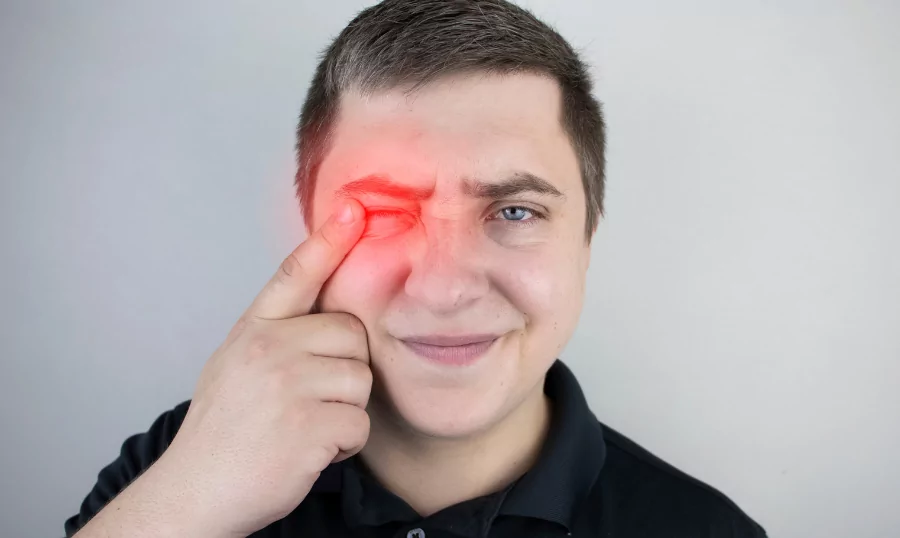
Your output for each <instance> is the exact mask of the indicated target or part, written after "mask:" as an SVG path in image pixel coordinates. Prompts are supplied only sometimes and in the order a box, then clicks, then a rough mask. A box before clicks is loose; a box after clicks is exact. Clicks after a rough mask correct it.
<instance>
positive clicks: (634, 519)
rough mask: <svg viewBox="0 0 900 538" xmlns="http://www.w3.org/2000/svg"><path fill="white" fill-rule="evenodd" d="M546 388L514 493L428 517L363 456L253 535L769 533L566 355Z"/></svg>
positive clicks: (119, 477)
mask: <svg viewBox="0 0 900 538" xmlns="http://www.w3.org/2000/svg"><path fill="white" fill-rule="evenodd" d="M544 392H545V393H546V394H547V396H548V397H549V398H550V400H551V402H552V414H551V424H550V430H549V434H548V436H547V440H546V442H545V443H544V446H543V449H542V451H541V454H540V456H539V458H538V461H537V463H536V464H535V466H534V467H533V468H532V469H531V470H530V471H528V472H527V473H526V474H525V475H523V476H522V477H521V478H519V479H518V480H517V481H515V482H514V483H513V484H511V485H510V486H509V487H507V488H505V489H504V490H502V491H499V492H496V493H493V494H491V495H487V496H484V497H479V498H476V499H471V500H469V501H465V502H462V503H460V504H457V505H454V506H450V507H448V508H446V509H444V510H441V511H440V512H438V513H436V514H433V515H431V516H430V517H427V518H422V517H420V516H419V515H418V514H417V513H416V512H415V511H414V510H413V509H412V508H411V507H410V506H409V505H408V504H406V502H405V501H403V500H402V499H400V498H399V497H397V496H396V495H394V494H392V493H391V492H390V491H388V490H386V489H385V488H384V487H382V486H381V485H380V484H379V483H378V481H377V480H376V479H375V478H374V477H373V476H372V474H371V473H369V472H368V471H367V470H366V468H365V466H364V465H363V463H362V461H361V460H360V459H359V458H355V457H354V458H350V459H348V460H345V461H343V462H341V463H337V464H333V465H331V466H329V467H328V468H326V469H325V471H323V472H322V474H321V476H320V477H319V480H317V481H316V483H315V485H314V486H313V488H312V490H311V491H310V493H309V495H308V496H307V497H306V499H304V501H303V502H302V503H300V505H299V506H298V507H297V508H296V509H295V510H294V511H293V512H292V513H291V514H289V515H288V516H287V517H286V518H284V519H282V520H279V521H277V522H275V523H273V524H272V525H270V526H268V527H266V528H265V529H262V530H260V531H259V532H256V533H254V534H252V535H251V537H252V538H276V537H277V538H289V537H290V538H295V537H298V536H304V537H328V538H331V537H341V536H347V537H366V538H370V537H371V538H382V537H392V538H394V537H397V538H499V537H513V536H515V537H523V536H529V537H530V536H534V537H547V538H550V537H569V536H574V537H595V536H596V537H601V536H602V537H604V538H632V537H634V538H638V537H640V538H751V537H752V538H764V537H765V536H766V534H765V532H764V531H763V529H762V527H760V526H759V525H758V524H756V523H755V522H754V521H753V520H752V519H750V518H749V517H748V516H747V515H746V514H745V513H744V512H742V511H741V509H740V508H738V506H736V505H735V504H734V503H733V502H732V501H731V500H729V499H728V498H727V497H726V496H725V495H723V494H722V493H720V492H719V491H717V490H715V489H714V488H712V487H710V486H708V485H706V484H704V483H703V482H700V481H699V480H696V479H694V478H692V477H690V476H688V475H686V474H685V473H682V472H681V471H679V470H677V469H675V468H674V467H672V466H671V465H668V464H667V463H665V462H663V461H662V460H660V459H659V458H657V457H655V456H653V455H652V454H651V453H649V452H648V451H646V450H644V449H643V448H641V447H640V446H638V445H637V444H635V443H634V442H632V441H630V440H629V439H627V438H626V437H624V436H623V435H621V434H619V433H617V432H616V431H614V430H613V429H612V428H609V427H608V426H605V425H603V424H601V423H600V422H599V421H598V420H597V419H596V418H595V417H594V415H593V413H592V412H591V411H590V409H589V408H588V406H587V402H586V401H585V398H584V394H583V393H582V391H581V388H580V386H579V384H578V381H577V380H576V379H575V376H574V375H573V374H572V372H571V371H570V370H569V369H568V367H566V366H565V365H564V364H563V363H562V362H561V361H556V362H555V363H554V365H553V366H552V367H551V368H550V371H549V372H548V373H547V378H546V381H545V383H544ZM189 405H190V400H188V401H185V402H182V403H181V404H179V405H178V406H176V407H175V408H174V409H172V410H170V411H167V412H165V413H163V414H162V415H160V417H159V418H158V419H157V420H156V421H155V422H154V423H153V425H152V426H151V427H150V429H149V430H148V431H147V432H146V433H141V434H136V435H133V436H131V437H129V438H128V439H126V440H125V442H124V443H123V445H122V450H121V453H120V455H119V457H118V458H117V459H116V460H115V461H113V462H112V463H110V464H109V465H108V466H106V467H105V468H103V469H102V470H101V471H100V474H99V476H98V480H97V483H96V485H94V488H93V489H92V490H91V492H90V493H89V494H88V495H87V497H86V498H85V499H84V502H83V503H82V505H81V510H80V512H79V513H78V514H77V515H74V516H72V517H71V518H69V519H68V520H67V521H66V522H65V532H66V536H67V537H71V536H72V535H74V534H75V532H76V531H77V530H78V529H79V528H81V527H82V526H83V525H84V524H85V523H86V522H87V521H88V520H89V519H90V518H91V517H93V515H94V514H96V513H97V512H98V511H99V510H100V509H101V508H103V506H105V505H106V503H107V502H108V501H109V500H110V499H112V498H113V497H114V496H115V495H116V494H118V492H119V491H121V490H122V489H124V487H125V486H127V485H128V484H129V483H131V481H132V480H134V479H135V478H136V477H137V476H138V475H139V474H140V473H141V472H142V471H143V470H144V469H146V468H147V467H148V466H150V465H151V464H152V463H153V462H154V461H155V460H156V459H157V458H158V457H159V456H160V455H161V454H162V453H163V451H164V450H165V449H166V447H168V446H169V443H170V442H171V441H172V439H173V438H174V437H175V433H176V432H177V431H178V427H179V426H180V425H181V422H182V420H183V419H184V416H185V414H186V413H187V409H188V406H189Z"/></svg>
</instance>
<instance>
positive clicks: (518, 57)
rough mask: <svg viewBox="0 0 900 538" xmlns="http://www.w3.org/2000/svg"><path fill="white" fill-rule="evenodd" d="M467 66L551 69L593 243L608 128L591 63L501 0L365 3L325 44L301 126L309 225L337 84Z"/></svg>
mask: <svg viewBox="0 0 900 538" xmlns="http://www.w3.org/2000/svg"><path fill="white" fill-rule="evenodd" d="M466 71H481V72H490V73H498V74H510V73H520V72H529V73H535V74H539V75H545V76H550V77H552V78H553V79H555V80H556V81H557V83H558V84H559V87H560V89H561V93H562V103H561V105H562V107H561V108H562V117H561V118H560V121H561V122H562V125H563V128H564V130H565V131H566V133H567V135H568V136H569V138H570V140H571V142H572V145H573V147H574V148H575V152H576V154H577V155H578V158H579V167H580V170H581V178H582V184H583V185H584V193H585V198H586V200H587V218H586V222H585V238H586V240H587V241H588V242H589V241H590V238H591V235H592V233H593V230H594V229H595V228H596V226H597V222H598V220H599V218H600V216H601V215H603V193H604V178H605V170H604V169H605V148H606V134H605V124H604V120H603V114H602V110H601V104H600V103H599V102H598V101H597V100H596V99H594V97H593V96H592V95H591V89H592V82H591V79H590V76H589V73H588V67H587V65H586V64H585V63H584V62H583V61H582V60H581V59H580V58H579V57H578V54H577V53H576V52H575V51H574V50H573V49H572V47H571V46H570V45H569V44H568V43H567V42H566V40H565V39H563V38H562V36H560V35H559V34H558V33H557V32H556V31H554V30H553V29H552V28H550V27H549V26H548V25H546V24H545V23H543V22H541V21H540V20H539V19H538V18H537V17H535V16H534V15H533V14H531V13H530V12H529V11H527V10H525V9H523V8H520V7H518V6H516V5H514V4H512V3H510V2H507V1H505V0H385V1H383V2H381V3H379V4H377V5H375V6H372V7H370V8H367V9H365V10H363V11H361V12H360V13H359V14H358V15H357V16H356V18H354V19H353V20H352V21H351V22H350V23H349V24H348V25H347V27H346V28H344V30H343V31H342V32H341V33H340V34H339V35H338V36H337V38H335V40H334V41H333V42H332V43H331V45H329V46H328V48H326V49H325V50H324V52H323V53H322V56H321V59H320V61H319V65H318V67H317V68H316V72H315V75H314V76H313V79H312V82H311V83H310V87H309V91H308V92H307V95H306V101H305V102H304V104H303V109H302V112H301V114H300V121H299V125H298V126H297V164H298V167H297V175H296V178H295V186H296V194H297V198H298V199H299V201H300V207H301V208H302V210H303V214H304V218H305V221H306V225H307V227H308V228H310V229H311V227H312V194H313V191H314V189H315V180H316V172H317V170H318V167H319V165H320V164H321V161H322V159H323V158H324V155H325V153H326V151H327V149H328V147H329V142H330V137H331V132H332V128H333V123H334V120H335V117H336V115H337V110H338V106H339V102H340V96H341V92H343V91H346V90H348V89H349V88H353V89H355V90H357V91H360V92H362V93H364V94H371V93H373V92H376V91H378V90H386V89H390V88H395V87H398V86H401V85H409V86H410V89H409V90H408V92H409V93H412V92H414V91H415V90H417V89H419V88H421V87H422V86H423V85H425V84H427V83H428V82H430V81H433V80H435V79H436V78H438V77H440V76H443V75H450V74H456V73H461V72H466Z"/></svg>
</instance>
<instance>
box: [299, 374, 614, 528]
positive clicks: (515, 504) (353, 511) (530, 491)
mask: <svg viewBox="0 0 900 538" xmlns="http://www.w3.org/2000/svg"><path fill="white" fill-rule="evenodd" d="M544 393H545V394H546V395H547V396H548V397H549V398H550V400H551V402H552V411H551V419H550V429H549V431H548V433H547V439H546V440H545V441H544V446H543V447H542V449H541V453H540V455H539V456H538V460H537V462H536V463H535V465H534V466H533V467H532V468H531V469H530V470H529V471H528V472H527V473H525V475H523V476H522V477H521V478H519V479H518V480H517V481H516V482H515V483H514V484H513V485H512V486H511V487H510V488H507V490H505V491H504V492H502V493H501V494H500V495H496V494H495V496H494V499H495V500H496V502H500V503H501V504H500V506H499V510H498V511H496V515H507V516H524V517H532V518H539V519H543V520H546V521H551V522H555V523H559V524H561V525H563V526H565V527H566V528H567V529H568V530H569V531H571V528H572V520H573V519H574V515H575V511H576V509H577V508H578V507H579V505H580V504H581V501H582V500H583V499H584V498H585V497H586V496H587V495H588V493H589V492H590V490H591V488H592V486H593V485H594V483H595V482H596V481H597V478H598V476H599V474H600V470H601V468H602V467H603V463H604V461H605V459H606V444H605V442H604V441H603V429H602V426H601V425H600V422H599V421H598V420H597V419H596V417H595V416H594V414H593V413H592V412H591V410H590V408H589V407H588V404H587V401H586V400H585V397H584V393H583V392H582V390H581V386H580V385H579V384H578V380H577V379H576V378H575V375H574V374H573V373H572V371H571V370H570V369H569V368H568V367H567V366H566V365H565V364H563V363H562V361H560V360H557V361H556V362H554V363H553V365H552V366H551V367H550V370H549V371H548V372H547V376H546V378H545V381H544ZM313 492H322V493H327V492H331V493H338V492H340V493H341V504H342V510H343V513H344V518H345V520H346V522H347V524H348V525H350V526H352V527H356V526H359V525H373V526H377V525H382V524H385V523H388V522H392V521H397V522H400V521H406V522H412V521H417V520H419V519H420V518H419V516H418V515H417V514H416V513H415V511H414V510H413V509H412V508H411V507H410V506H409V505H408V504H407V503H406V502H405V501H403V500H402V499H400V498H399V497H397V496H396V495H394V494H393V493H391V492H390V491H388V490H386V489H385V488H383V487H382V486H380V485H379V484H378V482H377V481H376V480H375V478H374V477H372V476H371V475H370V474H369V473H368V472H366V470H365V469H364V465H363V463H362V462H361V461H359V459H358V458H357V457H353V458H350V459H348V460H345V461H343V462H341V463H340V464H336V465H330V466H329V467H327V468H326V469H325V471H323V472H322V474H321V476H320V478H319V480H317V481H316V484H315V485H314V487H313ZM370 496H371V497H375V498H376V499H377V501H375V502H371V501H374V499H371V498H370ZM367 501H370V502H367ZM470 502H471V501H470ZM487 504H488V506H489V505H493V504H494V502H490V503H487ZM490 519H491V520H492V519H493V517H491V518H490Z"/></svg>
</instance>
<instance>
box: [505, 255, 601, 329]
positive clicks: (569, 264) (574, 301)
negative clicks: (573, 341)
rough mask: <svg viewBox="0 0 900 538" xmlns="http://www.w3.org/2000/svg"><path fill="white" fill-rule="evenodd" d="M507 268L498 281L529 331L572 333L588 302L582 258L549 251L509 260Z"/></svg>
mask: <svg viewBox="0 0 900 538" xmlns="http://www.w3.org/2000/svg"><path fill="white" fill-rule="evenodd" d="M532 254H533V253H532ZM506 267H507V270H506V271H505V272H503V273H499V274H503V276H502V277H500V278H499V279H498V281H501V282H504V283H505V284H503V288H505V289H504V290H503V293H505V294H506V295H507V297H508V298H509V300H510V301H511V302H512V303H513V305H514V306H515V308H516V309H517V310H519V311H520V312H522V313H523V314H524V315H525V318H526V323H527V325H528V326H529V332H531V333H535V332H537V333H541V334H546V333H547V332H548V331H554V332H558V333H559V334H560V335H561V336H562V337H565V335H566V334H569V333H570V332H571V330H573V328H574V325H575V324H576V323H577V321H578V317H579V315H580V312H581V307H582V303H583V300H584V280H585V272H584V270H583V269H582V267H583V265H582V264H581V263H580V260H579V259H578V257H577V256H574V255H573V254H572V253H571V252H565V253H564V252H560V251H553V252H549V251H548V252H543V253H541V255H537V256H536V255H529V256H527V257H526V256H522V257H519V258H518V259H508V260H507V265H506Z"/></svg>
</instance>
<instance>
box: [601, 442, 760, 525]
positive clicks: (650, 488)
mask: <svg viewBox="0 0 900 538" xmlns="http://www.w3.org/2000/svg"><path fill="white" fill-rule="evenodd" d="M603 429H604V433H603V437H604V440H605V442H606V450H607V455H606V462H605V464H604V467H603V471H602V472H601V479H600V480H601V489H602V491H603V498H604V500H605V501H608V502H612V503H613V504H612V505H610V506H611V508H612V509H613V510H614V511H615V512H616V515H615V518H614V519H615V520H616V521H617V522H618V523H621V524H622V525H623V526H626V527H630V526H632V525H635V526H636V527H635V528H637V526H639V527H641V528H643V529H644V530H645V531H646V534H645V535H646V536H666V537H670V536H672V537H674V536H685V537H688V536H690V537H709V538H765V537H766V533H765V531H764V530H763V528H762V527H761V526H760V525H759V524H758V523H756V522H755V521H754V520H753V519H752V518H751V517H750V516H749V515H747V514H746V513H745V512H744V511H743V510H741V508H740V507H739V506H738V505H737V504H735V502H734V501H732V500H731V499H730V498H728V497H727V496H726V495H725V494H724V493H722V492H721V491H719V490H717V489H715V488H714V487H712V486H710V485H709V484H706V483H704V482H702V481H700V480H698V479H696V478H694V477H692V476H690V475H688V474H686V473H684V472H682V471H681V470H679V469H677V468H675V467H674V466H672V465H670V464H668V463H666V462H665V461H663V460H662V459H660V458H659V457H657V456H655V455H653V454H652V453H650V452H649V451H648V450H646V449H644V448H643V447H641V446H640V445H638V444H637V443H635V442H634V441H632V440H631V439H629V438H627V437H625V436H624V435H622V434H621V433H619V432H617V431H615V430H613V429H612V428H610V427H609V426H606V425H603ZM648 527H650V528H648Z"/></svg>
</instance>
